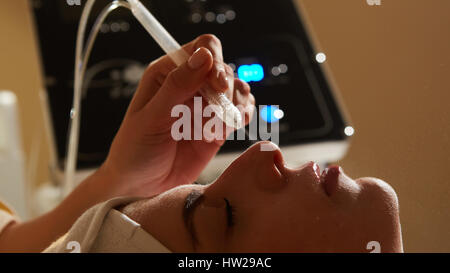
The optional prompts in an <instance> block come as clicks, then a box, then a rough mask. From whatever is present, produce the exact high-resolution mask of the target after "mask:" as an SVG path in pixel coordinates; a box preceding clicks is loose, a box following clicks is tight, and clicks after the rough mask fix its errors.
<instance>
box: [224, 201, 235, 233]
mask: <svg viewBox="0 0 450 273" xmlns="http://www.w3.org/2000/svg"><path fill="white" fill-rule="evenodd" d="M224 200H225V203H226V210H227V225H228V227H232V226H233V225H234V208H233V207H232V206H231V204H230V201H228V199H226V198H224Z"/></svg>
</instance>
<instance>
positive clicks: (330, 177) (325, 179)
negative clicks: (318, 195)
mask: <svg viewBox="0 0 450 273" xmlns="http://www.w3.org/2000/svg"><path fill="white" fill-rule="evenodd" d="M341 173H342V169H341V167H339V166H331V167H328V168H326V169H325V170H324V171H323V172H322V175H321V176H320V182H321V183H322V186H323V187H324V189H325V192H326V193H327V195H328V196H331V195H332V194H333V193H334V192H335V191H336V189H337V186H338V182H339V175H340V174H341Z"/></svg>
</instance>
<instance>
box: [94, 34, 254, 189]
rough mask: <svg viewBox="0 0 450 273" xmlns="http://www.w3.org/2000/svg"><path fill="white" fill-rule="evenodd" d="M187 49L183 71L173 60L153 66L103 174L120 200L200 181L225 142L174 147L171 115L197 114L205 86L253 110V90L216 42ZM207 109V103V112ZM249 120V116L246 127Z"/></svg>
mask: <svg viewBox="0 0 450 273" xmlns="http://www.w3.org/2000/svg"><path fill="white" fill-rule="evenodd" d="M183 48H184V50H185V51H186V52H187V53H188V54H189V55H190V56H191V57H190V59H189V61H188V62H187V63H185V64H183V65H182V66H180V67H178V68H177V67H176V65H175V64H174V63H173V62H172V60H171V59H170V58H169V57H168V56H164V57H162V58H160V59H158V60H156V61H154V62H153V63H151V64H150V65H149V67H148V68H147V70H146V71H145V73H144V76H143V78H142V80H141V82H140V85H139V87H138V90H137V92H136V94H135V96H134V98H133V100H132V102H131V104H130V106H129V108H128V111H127V114H126V116H125V119H124V121H123V123H122V126H121V128H120V130H119V132H118V133H117V135H116V137H115V139H114V141H113V144H112V146H111V149H110V153H109V155H108V158H107V160H106V161H105V163H104V164H103V166H102V167H101V168H100V170H99V171H101V172H103V173H106V174H107V176H108V177H109V179H110V180H112V181H110V183H111V184H110V185H111V187H112V189H114V191H115V195H135V196H143V197H147V196H152V195H155V194H158V193H161V192H163V191H166V190H168V189H170V188H173V187H175V186H178V185H182V184H187V183H192V182H194V181H195V180H196V179H197V177H198V176H199V175H200V173H201V172H202V170H203V169H204V168H205V167H206V165H207V164H208V162H209V161H210V160H211V159H212V158H213V157H214V156H215V155H216V153H217V152H218V150H219V149H220V147H221V146H222V145H223V144H224V142H225V140H216V141H213V142H207V141H206V140H200V141H199V140H181V141H178V142H177V141H175V140H174V139H173V137H172V135H171V129H172V125H173V123H174V121H176V119H175V118H173V117H171V111H172V108H173V107H174V106H176V105H180V104H182V105H186V106H188V107H189V108H190V109H191V113H193V101H194V99H193V97H194V96H200V95H199V94H198V90H199V89H200V88H201V87H202V86H203V85H204V84H205V83H208V84H210V86H212V87H213V88H214V89H215V90H217V91H218V92H226V95H227V97H228V98H229V99H230V100H231V101H233V103H234V104H235V105H240V106H242V107H249V106H251V109H252V110H253V106H254V104H255V99H254V97H253V96H252V94H250V87H249V86H248V84H247V83H245V82H242V81H241V80H239V79H234V73H233V70H232V69H231V68H230V67H229V66H228V65H226V64H224V62H223V57H222V47H221V43H220V41H219V40H218V39H217V38H216V37H215V36H213V35H203V36H200V37H199V38H197V39H196V40H194V41H192V42H191V43H189V44H187V45H185V46H184V47H183ZM206 104H207V103H206V102H205V101H203V107H205V106H206ZM246 109H249V108H246ZM243 114H245V113H243ZM249 120H251V115H248V113H247V115H245V123H246V124H247V123H248V122H249ZM203 122H205V119H203Z"/></svg>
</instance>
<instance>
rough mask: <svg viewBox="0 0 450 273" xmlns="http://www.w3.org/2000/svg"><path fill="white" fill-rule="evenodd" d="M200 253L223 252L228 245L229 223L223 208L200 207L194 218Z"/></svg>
mask: <svg viewBox="0 0 450 273" xmlns="http://www.w3.org/2000/svg"><path fill="white" fill-rule="evenodd" d="M193 221H194V225H195V227H196V231H197V238H198V248H197V251H198V252H222V251H223V250H224V247H225V243H226V232H227V221H226V214H225V210H224V209H223V208H214V207H199V208H197V212H196V214H195V216H194V219H193Z"/></svg>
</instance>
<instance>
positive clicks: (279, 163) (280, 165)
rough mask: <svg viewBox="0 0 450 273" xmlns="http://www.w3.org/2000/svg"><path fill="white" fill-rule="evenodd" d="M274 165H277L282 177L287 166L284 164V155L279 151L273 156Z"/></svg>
mask: <svg viewBox="0 0 450 273" xmlns="http://www.w3.org/2000/svg"><path fill="white" fill-rule="evenodd" d="M273 163H274V164H275V167H276V169H277V170H278V172H279V173H280V175H282V174H283V172H284V168H285V167H284V165H285V164H284V159H283V155H282V154H281V152H280V151H279V150H277V151H275V153H274V155H273Z"/></svg>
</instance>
